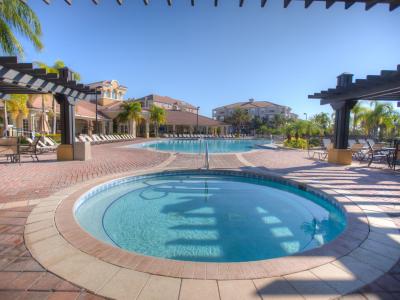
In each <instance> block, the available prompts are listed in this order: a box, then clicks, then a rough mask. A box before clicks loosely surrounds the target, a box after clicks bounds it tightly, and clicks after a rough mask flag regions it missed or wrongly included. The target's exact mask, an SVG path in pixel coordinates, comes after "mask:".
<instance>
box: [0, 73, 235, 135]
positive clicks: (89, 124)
mask: <svg viewBox="0 0 400 300" xmlns="http://www.w3.org/2000/svg"><path fill="white" fill-rule="evenodd" d="M89 86H90V87H92V88H96V89H98V90H99V91H101V94H99V95H98V96H97V108H96V99H92V101H86V100H78V101H77V103H76V105H75V132H76V134H77V135H79V134H89V135H91V134H92V133H96V132H98V133H101V134H113V133H128V134H131V135H134V136H136V135H138V136H143V137H149V136H150V134H151V133H152V132H153V128H152V124H151V121H150V116H149V109H150V107H151V105H153V104H154V105H156V106H159V107H162V108H164V109H165V110H166V111H167V114H166V124H164V125H162V126H161V128H160V130H159V132H160V133H161V134H163V133H178V134H182V133H203V134H227V133H228V132H229V128H230V126H229V125H228V124H225V123H223V122H221V121H218V120H213V119H211V118H208V117H205V116H201V115H198V114H197V107H195V106H194V105H191V104H189V103H187V102H185V101H182V100H178V99H174V98H171V97H166V96H158V95H154V94H151V95H149V96H146V97H142V98H139V99H128V100H125V99H124V96H125V94H126V92H127V88H126V87H125V86H123V85H120V84H119V83H118V81H117V80H104V81H99V82H95V83H91V84H89ZM123 101H137V102H140V103H141V104H142V120H141V122H140V123H139V124H136V122H135V121H130V122H120V121H119V120H118V115H119V114H120V113H121V111H122V110H121V104H122V103H123ZM26 106H27V108H28V114H26V115H24V114H22V113H19V114H17V115H15V114H12V113H11V111H10V110H9V109H8V110H7V111H8V124H9V129H12V128H14V130H13V131H16V130H17V131H18V132H19V133H23V134H25V135H29V134H30V133H31V132H41V133H59V132H60V130H61V127H60V107H59V104H58V103H57V102H56V101H55V99H54V98H53V96H52V95H51V94H42V95H29V96H28V101H27V104H26ZM96 109H97V122H98V124H97V125H96ZM0 115H1V116H2V117H3V116H4V103H3V101H0ZM3 127H4V126H1V132H0V134H2V130H3Z"/></svg>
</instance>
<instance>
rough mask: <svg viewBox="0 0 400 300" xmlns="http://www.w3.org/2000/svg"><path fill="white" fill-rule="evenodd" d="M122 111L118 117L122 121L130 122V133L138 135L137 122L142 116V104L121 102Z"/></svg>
mask: <svg viewBox="0 0 400 300" xmlns="http://www.w3.org/2000/svg"><path fill="white" fill-rule="evenodd" d="M121 108H122V111H121V112H120V113H119V114H118V116H117V119H118V120H119V121H120V122H128V126H129V134H131V135H134V136H136V123H138V122H139V121H140V120H141V118H142V114H141V112H142V105H141V104H140V102H132V101H129V102H128V101H125V102H123V103H122V104H121Z"/></svg>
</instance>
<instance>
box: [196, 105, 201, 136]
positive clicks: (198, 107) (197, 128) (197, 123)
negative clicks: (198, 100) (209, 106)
mask: <svg viewBox="0 0 400 300" xmlns="http://www.w3.org/2000/svg"><path fill="white" fill-rule="evenodd" d="M199 109H200V106H197V120H196V133H197V134H198V133H199Z"/></svg>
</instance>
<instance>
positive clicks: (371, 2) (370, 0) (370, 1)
mask: <svg viewBox="0 0 400 300" xmlns="http://www.w3.org/2000/svg"><path fill="white" fill-rule="evenodd" d="M378 3H379V0H368V1H366V2H365V10H370V9H371V8H372V7H373V6H375V5H376V4H378Z"/></svg>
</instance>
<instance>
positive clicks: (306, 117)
mask: <svg viewBox="0 0 400 300" xmlns="http://www.w3.org/2000/svg"><path fill="white" fill-rule="evenodd" d="M304 115H305V116H306V121H307V120H308V115H307V113H304Z"/></svg>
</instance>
